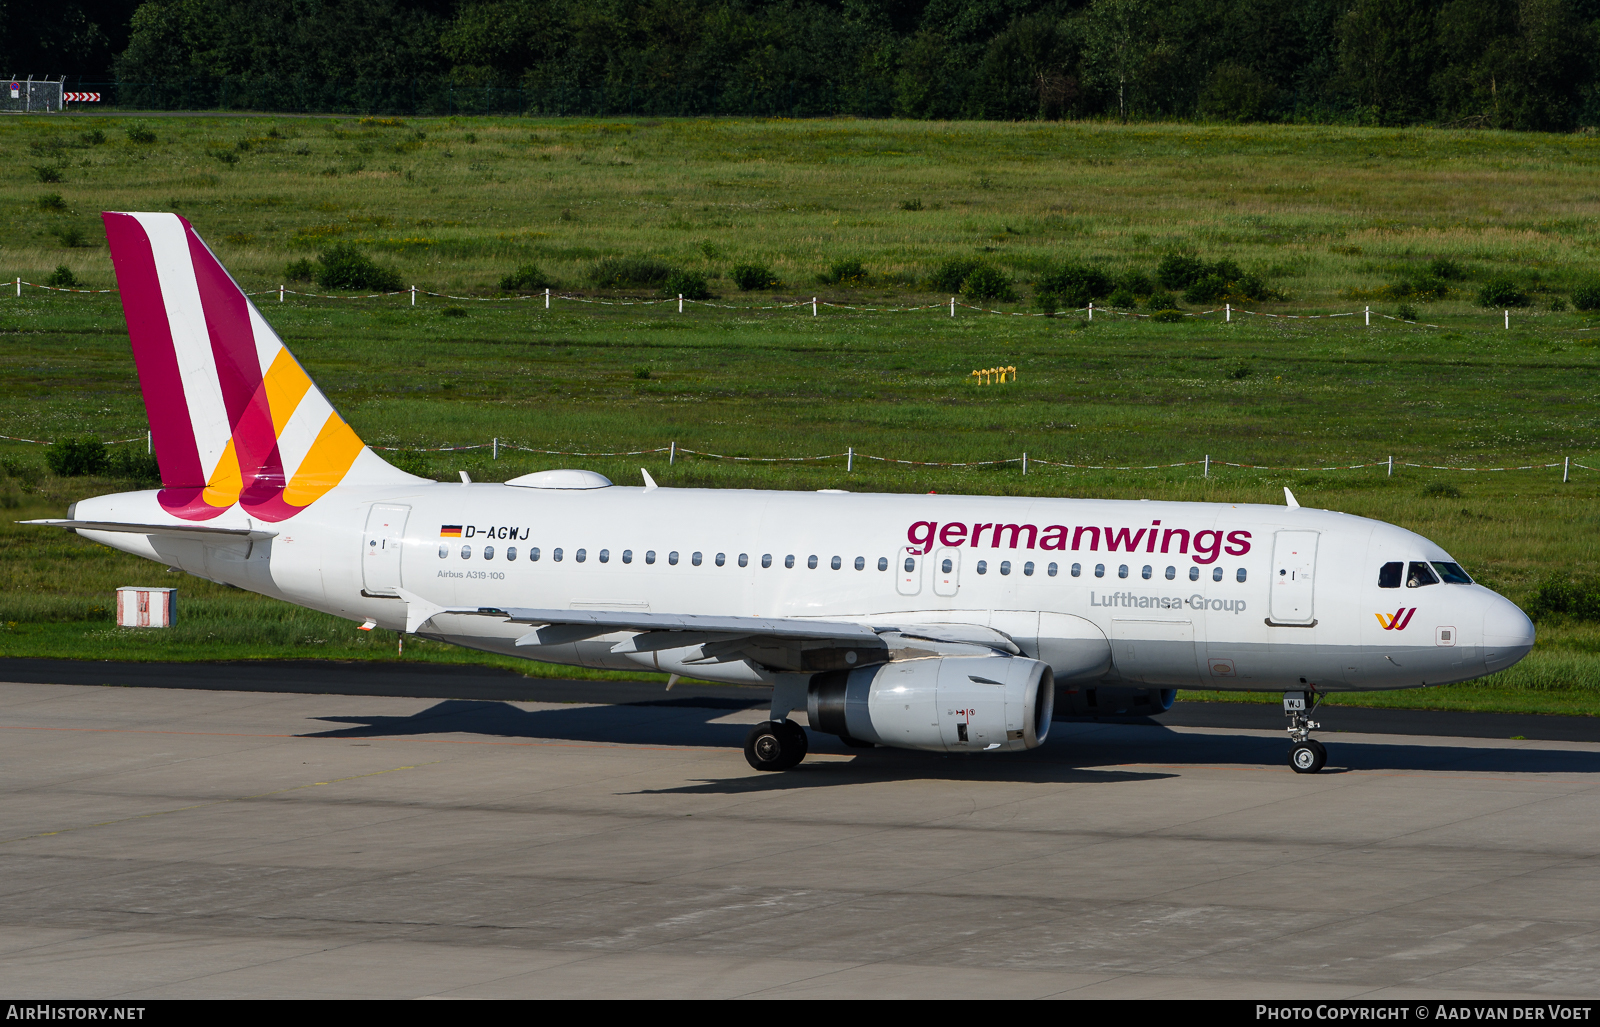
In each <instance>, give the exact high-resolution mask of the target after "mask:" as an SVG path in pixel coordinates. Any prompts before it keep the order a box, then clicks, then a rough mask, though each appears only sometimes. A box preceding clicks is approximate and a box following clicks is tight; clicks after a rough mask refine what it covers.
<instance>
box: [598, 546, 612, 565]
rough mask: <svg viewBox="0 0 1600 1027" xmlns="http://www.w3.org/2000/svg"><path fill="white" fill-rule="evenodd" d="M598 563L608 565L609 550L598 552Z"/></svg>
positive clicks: (609, 559) (609, 558)
mask: <svg viewBox="0 0 1600 1027" xmlns="http://www.w3.org/2000/svg"><path fill="white" fill-rule="evenodd" d="M600 562H601V563H610V562H611V550H609V549H602V550H600Z"/></svg>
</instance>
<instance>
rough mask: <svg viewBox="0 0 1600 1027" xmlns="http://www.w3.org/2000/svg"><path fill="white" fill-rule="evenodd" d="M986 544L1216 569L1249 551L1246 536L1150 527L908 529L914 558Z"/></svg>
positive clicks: (931, 524) (936, 525)
mask: <svg viewBox="0 0 1600 1027" xmlns="http://www.w3.org/2000/svg"><path fill="white" fill-rule="evenodd" d="M986 538H987V539H988V543H989V548H990V549H999V548H1001V547H1002V546H1004V547H1005V548H1007V549H1048V550H1086V551H1088V552H1100V551H1101V547H1102V545H1103V546H1104V551H1105V552H1107V553H1166V554H1168V555H1171V554H1174V553H1177V554H1181V555H1185V556H1188V557H1189V558H1190V559H1192V560H1193V561H1194V562H1195V563H1215V562H1216V561H1217V558H1218V557H1220V556H1221V555H1222V554H1223V553H1227V554H1228V555H1229V556H1243V555H1245V554H1246V553H1248V552H1249V551H1250V533H1249V532H1248V531H1227V532H1224V531H1219V530H1215V529H1211V528H1206V529H1204V530H1202V531H1194V532H1191V531H1190V530H1189V529H1187V528H1163V527H1162V526H1161V522H1160V521H1151V522H1150V527H1148V528H1101V527H1099V526H1092V525H1074V526H1071V527H1069V526H1067V525H1065V524H1046V525H1045V526H1043V527H1042V528H1041V527H1040V526H1039V525H1037V524H982V523H977V524H968V523H966V522H965V521H949V522H945V523H943V524H941V523H940V522H938V521H917V522H916V523H914V524H912V525H911V527H909V528H907V529H906V541H907V542H909V543H910V544H911V551H912V552H913V553H918V554H925V553H928V552H930V551H931V550H932V549H933V548H934V547H935V546H948V547H950V548H956V547H959V546H968V547H970V548H973V549H978V548H980V547H982V546H983V544H984V540H985V539H986Z"/></svg>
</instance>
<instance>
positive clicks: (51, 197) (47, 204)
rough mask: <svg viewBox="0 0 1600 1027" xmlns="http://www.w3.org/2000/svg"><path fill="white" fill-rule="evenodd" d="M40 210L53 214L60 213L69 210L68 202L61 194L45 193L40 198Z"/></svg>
mask: <svg viewBox="0 0 1600 1027" xmlns="http://www.w3.org/2000/svg"><path fill="white" fill-rule="evenodd" d="M39 209H40V210H43V211H48V212H50V213H52V214H56V213H60V212H61V211H63V210H66V209H67V201H66V200H63V199H62V198H61V194H60V193H45V194H44V195H43V196H41V197H39Z"/></svg>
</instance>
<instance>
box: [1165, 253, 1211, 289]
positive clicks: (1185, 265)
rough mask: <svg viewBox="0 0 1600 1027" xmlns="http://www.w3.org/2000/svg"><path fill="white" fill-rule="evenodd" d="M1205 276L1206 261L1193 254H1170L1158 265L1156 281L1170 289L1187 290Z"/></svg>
mask: <svg viewBox="0 0 1600 1027" xmlns="http://www.w3.org/2000/svg"><path fill="white" fill-rule="evenodd" d="M1205 276H1206V264H1205V261H1203V260H1201V259H1200V258H1199V257H1197V256H1195V255H1194V254H1192V253H1178V252H1170V253H1168V254H1167V255H1166V256H1164V257H1162V258H1161V263H1159V264H1157V265H1156V279H1157V280H1158V281H1160V282H1161V284H1162V285H1164V286H1166V287H1167V288H1169V289H1187V288H1188V287H1189V286H1191V285H1193V284H1194V283H1195V282H1198V281H1199V280H1200V279H1202V278H1204V277H1205Z"/></svg>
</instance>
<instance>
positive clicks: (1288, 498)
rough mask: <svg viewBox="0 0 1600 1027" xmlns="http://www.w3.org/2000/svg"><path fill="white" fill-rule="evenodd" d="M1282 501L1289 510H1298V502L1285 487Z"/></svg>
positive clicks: (1287, 487)
mask: <svg viewBox="0 0 1600 1027" xmlns="http://www.w3.org/2000/svg"><path fill="white" fill-rule="evenodd" d="M1283 501H1284V502H1285V503H1286V504H1288V506H1289V509H1291V510H1298V509H1300V501H1299V500H1298V499H1296V498H1294V493H1293V492H1290V491H1289V486H1287V485H1285V486H1284V487H1283Z"/></svg>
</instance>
